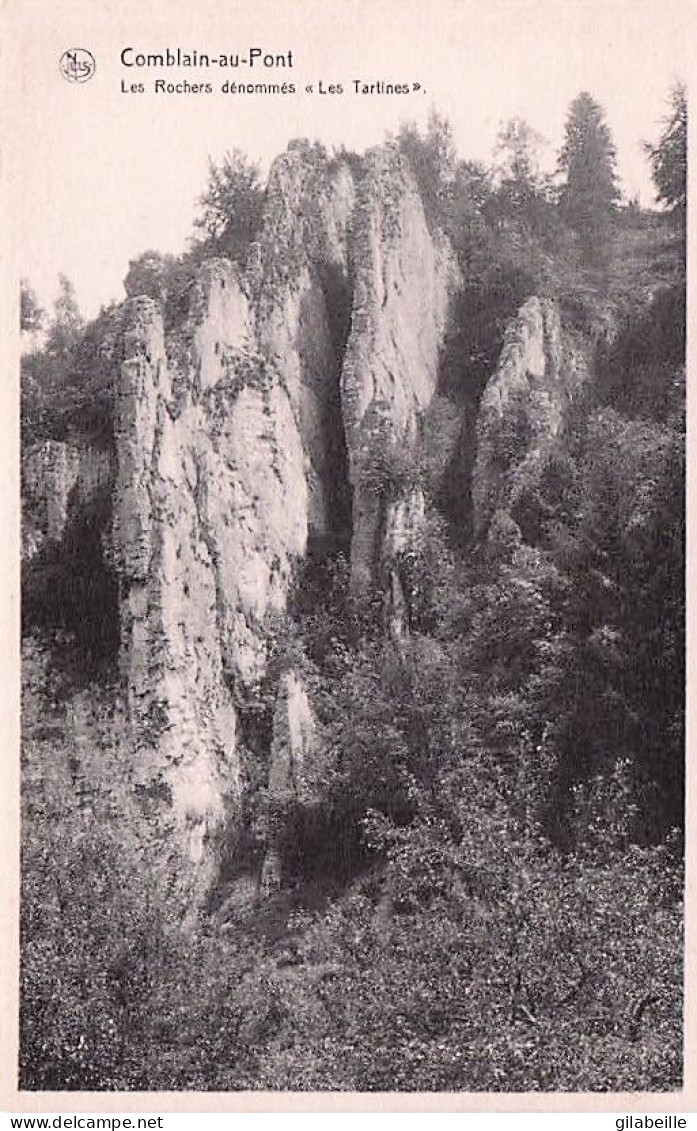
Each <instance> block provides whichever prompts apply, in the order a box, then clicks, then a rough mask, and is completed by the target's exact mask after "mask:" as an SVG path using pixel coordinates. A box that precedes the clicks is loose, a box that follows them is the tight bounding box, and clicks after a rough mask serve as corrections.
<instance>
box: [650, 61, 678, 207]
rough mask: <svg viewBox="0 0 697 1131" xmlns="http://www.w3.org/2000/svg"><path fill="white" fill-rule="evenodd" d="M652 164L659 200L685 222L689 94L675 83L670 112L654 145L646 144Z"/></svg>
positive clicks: (671, 94)
mask: <svg viewBox="0 0 697 1131" xmlns="http://www.w3.org/2000/svg"><path fill="white" fill-rule="evenodd" d="M644 149H645V152H646V154H647V156H648V158H649V161H650V163H651V172H652V176H653V180H654V184H655V186H656V199H657V200H658V201H659V202H660V203H661V204H665V205H666V207H667V208H668V209H670V211H671V212H672V213H673V215H675V216H677V217H679V218H680V219H681V220H682V222H683V223H684V222H685V210H686V208H687V91H686V89H685V85H684V83H676V84H675V86H674V87H673V89H672V90H671V92H670V112H669V114H668V115H667V117H666V119H665V121H664V123H663V131H662V133H661V136H660V138H659V139H658V141H657V142H656V144H655V145H651V144H650V143H649V142H645V144H644Z"/></svg>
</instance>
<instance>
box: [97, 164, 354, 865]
mask: <svg viewBox="0 0 697 1131" xmlns="http://www.w3.org/2000/svg"><path fill="white" fill-rule="evenodd" d="M352 208H353V182H352V178H351V175H350V173H349V171H348V169H347V168H346V167H344V166H339V167H338V168H337V169H336V170H335V171H334V172H330V171H329V170H328V168H327V166H326V162H322V163H319V162H318V161H317V159H316V158H313V156H312V154H308V153H307V152H306V151H303V150H289V152H288V153H286V154H284V155H283V156H282V157H281V158H279V159H278V161H277V162H276V163H275V165H274V167H273V169H272V172H271V175H270V180H269V187H268V194H267V212H266V219H265V223H264V226H263V230H262V232H261V236H260V239H259V242H258V244H257V245H256V246H255V247H254V248H253V250H252V254H251V255H250V262H249V266H248V269H247V271H246V272H245V273H244V275H241V274H240V272H239V271H238V269H237V268H236V267H235V266H234V265H233V264H232V263H230V262H228V261H225V260H213V261H210V262H208V263H206V264H205V265H204V266H203V268H202V269H201V271H200V275H199V278H198V281H197V284H196V286H195V289H194V293H193V296H192V300H191V313H190V315H189V318H188V321H187V323H186V324H185V325H184V326H182V327H178V328H177V330H176V332H174V333H171V334H168V335H166V336H165V334H164V330H163V326H162V320H161V316H160V313H159V311H158V309H157V307H156V305H155V304H154V303H153V302H152V301H151V300H148V299H135V300H132V302H131V303H130V306H129V309H128V312H127V315H126V322H125V329H124V358H125V360H124V363H123V367H122V374H121V383H120V389H119V392H118V396H117V405H116V422H115V434H116V447H117V458H118V479H117V485H116V492H115V509H114V544H115V562H116V569H117V572H118V575H119V579H120V587H121V594H122V596H121V641H122V644H121V658H122V667H123V671H124V675H125V679H126V682H127V686H128V700H129V706H130V714H131V720H132V723H133V729H134V734H135V735H136V737H137V742H138V744H139V745H140V747H141V750H142V756H141V757H140V758H138V759H137V760H136V761H137V765H138V773H137V774H136V779H137V780H136V785H137V786H138V787H139V788H140V790H141V791H142V793H143V794H144V795H145V796H146V797H152V796H155V795H157V796H158V797H159V798H160V799H161V801H162V802H163V804H161V805H160V807H159V808H160V811H161V812H160V822H159V823H160V828H161V833H162V838H163V840H164V839H166V840H167V842H169V843H173V844H175V845H176V846H177V847H178V850H179V851H180V853H182V854H183V855H185V856H186V857H188V858H189V859H190V860H192V861H194V862H196V863H197V864H198V865H199V866H200V870H202V871H203V873H204V882H205V871H206V868H207V862H210V861H211V860H213V861H214V860H215V852H214V851H212V850H211V842H213V841H214V840H215V838H216V836H217V834H218V833H219V832H220V831H221V829H222V827H223V824H224V822H225V820H226V819H227V818H228V817H229V816H230V814H231V812H234V808H235V805H236V804H237V803H239V801H240V798H241V796H242V794H243V791H244V788H245V780H246V768H245V757H246V756H249V755H250V752H249V751H245V749H244V746H243V743H242V741H241V739H240V737H239V727H238V725H237V724H238V717H239V712H240V710H244V709H245V708H246V707H248V706H250V705H252V706H253V704H254V700H255V697H256V695H257V693H258V689H259V684H260V681H261V679H262V678H263V676H264V674H265V669H266V658H267V642H268V641H267V638H268V631H267V619H268V617H269V616H270V615H272V614H274V613H280V612H282V610H283V609H284V607H285V602H286V598H287V593H288V588H289V585H290V582H291V577H292V572H293V567H294V564H295V563H296V562H297V561H298V560H299V559H300V558H302V557H303V555H304V553H305V550H306V547H307V542H308V537H309V536H310V535H312V534H317V535H320V536H321V535H323V534H325V533H326V532H327V530H328V528H329V526H330V525H331V522H332V516H331V513H330V512H331V505H332V502H333V498H332V490H331V486H332V485H331V479H330V476H329V474H328V472H327V467H328V464H330V463H332V461H333V460H334V456H335V453H334V445H335V443H336V440H335V436H336V432H337V413H336V406H337V405H338V390H339V367H340V356H341V355H340V351H339V349H338V345H339V337H340V335H341V333H342V332H343V333H344V334H345V330H342V327H341V321H342V318H343V319H344V320H345V318H346V312H345V310H344V308H345V307H347V295H348V261H347V225H348V221H349V218H350V215H351V212H352ZM342 304H343V305H342ZM338 423H339V426H340V416H339V418H338ZM339 432H341V428H340V427H339ZM303 694H304V693H303ZM279 695H280V698H279V702H283V703H284V704H285V706H284V710H285V711H286V715H287V717H288V719H289V720H290V721H289V727H290V732H289V733H290V737H291V738H292V740H293V741H292V742H290V739H289V742H290V747H289V749H292V750H293V751H295V753H293V754H292V756H291V762H292V764H293V765H295V763H296V762H297V760H298V759H299V758H300V753H299V748H298V749H297V750H296V744H295V731H294V730H293V727H294V726H295V723H293V722H292V720H294V719H297V717H298V711H299V710H300V699H299V696H300V691H299V688H298V687H296V686H295V685H293V687H291V686H290V684H289V686H288V687H287V688H286V689H285V693H284V691H283V689H281V692H279ZM307 709H308V710H309V705H308V708H307ZM279 710H280V708H279ZM278 725H280V724H278ZM278 725H277V727H276V730H277V731H278ZM303 725H304V724H303ZM275 741H276V744H277V746H278V743H279V742H280V739H276V740H275ZM279 757H280V755H279V756H277V751H275V752H272V756H271V765H272V767H275V769H273V771H272V772H273V773H275V774H276V776H277V775H278V773H279V772H280V771H279V770H278V766H279V765H280V762H279ZM281 761H282V759H281ZM289 764H290V763H289ZM293 781H294V782H295V778H293Z"/></svg>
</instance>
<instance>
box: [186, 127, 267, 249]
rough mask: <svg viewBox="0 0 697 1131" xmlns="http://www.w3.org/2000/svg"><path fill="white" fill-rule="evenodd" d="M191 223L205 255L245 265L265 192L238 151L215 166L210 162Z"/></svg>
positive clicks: (255, 169)
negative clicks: (197, 212) (205, 181)
mask: <svg viewBox="0 0 697 1131" xmlns="http://www.w3.org/2000/svg"><path fill="white" fill-rule="evenodd" d="M198 203H199V214H198V216H197V218H196V220H195V221H194V223H195V227H196V228H197V229H198V231H199V232H200V233H201V239H202V243H203V246H204V249H205V253H206V254H208V255H227V256H229V257H230V259H233V260H235V262H237V263H240V264H244V262H245V260H246V258H247V253H248V251H249V248H250V246H251V244H252V242H253V241H254V239H255V238H256V236H257V234H258V232H259V229H260V227H261V220H262V209H263V206H264V190H263V188H262V186H261V180H260V173H259V167H258V165H256V164H254V162H252V161H250V160H249V158H248V157H247V156H246V155H245V154H244V153H242V152H241V150H239V149H234V150H233V151H232V152H231V153H226V154H225V155H224V157H223V159H222V161H221V162H220V164H219V165H218V164H216V163H215V162H214V161H212V160H209V163H208V185H207V187H206V190H205V192H204V193H203V194H202V196H201V197H200V198H199V202H198Z"/></svg>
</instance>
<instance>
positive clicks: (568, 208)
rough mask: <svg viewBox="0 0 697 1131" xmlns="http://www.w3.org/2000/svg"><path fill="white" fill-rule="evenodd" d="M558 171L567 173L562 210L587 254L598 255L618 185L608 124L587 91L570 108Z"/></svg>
mask: <svg viewBox="0 0 697 1131" xmlns="http://www.w3.org/2000/svg"><path fill="white" fill-rule="evenodd" d="M559 171H560V173H563V174H565V177H566V180H565V182H564V185H563V186H562V189H561V194H560V204H561V208H562V211H563V214H564V215H565V217H566V219H567V221H568V223H569V224H570V225H571V226H572V227H573V228H574V229H575V230H576V231H577V232H578V234H579V236H580V238H581V241H582V246H583V248H584V250H585V252H586V254H587V256H588V258H589V259H590V260H591V261H593V260H598V259H599V258H601V257H602V253H603V251H604V248H605V245H606V241H607V238H608V233H609V225H610V218H611V214H612V210H613V207H614V205H615V204H616V202H617V200H618V199H619V191H618V188H617V174H616V171H615V147H614V144H613V142H612V137H611V135H610V130H609V129H608V126H607V124H606V122H605V118H604V114H603V110H602V107H601V106H600V105H599V104H598V103H597V102H596V101H595V99H594V98H592V97H591V95H590V94H588V92H587V91H582V92H581V93H580V94H579V95H577V97H576V98H575V99H574V101H573V102H572V103H571V106H570V108H569V113H568V116H567V120H566V135H565V139H564V145H563V146H562V149H561V152H560V154H559Z"/></svg>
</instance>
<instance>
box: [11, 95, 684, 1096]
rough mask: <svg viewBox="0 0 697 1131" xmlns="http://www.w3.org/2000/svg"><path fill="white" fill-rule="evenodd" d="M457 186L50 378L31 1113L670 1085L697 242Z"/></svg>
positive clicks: (317, 153)
mask: <svg viewBox="0 0 697 1131" xmlns="http://www.w3.org/2000/svg"><path fill="white" fill-rule="evenodd" d="M577 101H578V100H577ZM447 143H448V135H447V128H446V125H445V124H444V123H443V122H442V121H440V120H439V119H438V118H437V117H436V118H435V119H434V121H433V122H432V126H431V129H430V132H429V133H428V134H427V135H425V136H423V137H422V136H421V135H419V134H418V132H417V131H416V130H414V129H413V128H411V127H408V128H404V129H403V130H402V132H401V134H400V135H399V136H398V137H397V138H396V139H395V138H393V139H388V140H387V141H386V143H385V144H384V145H383V146H381V147H379V148H377V149H374V150H371V151H369V152H368V153H366V154H363V155H357V154H352V153H347V152H345V151H342V152H339V153H337V154H334V155H333V156H331V157H330V156H329V155H328V154H327V153H326V152H325V151H324V150H323V149H322V147H321V146H319V145H309V144H308V143H307V142H302V141H301V142H293V143H291V144H290V145H289V146H288V148H287V150H286V151H285V152H284V153H282V154H280V155H279V156H278V157H277V158H276V160H275V161H274V163H273V165H272V167H271V170H270V173H269V176H268V180H267V182H266V184H265V185H264V186H257V185H256V183H255V181H254V178H253V177H249V176H247V177H246V180H245V179H244V178H243V177H242V173H244V172H245V169H244V166H243V165H242V164H240V159H239V157H238V158H236V161H237V164H235V162H231V163H229V164H228V166H227V171H228V174H230V176H229V184H228V188H229V189H230V193H231V195H230V197H229V199H228V200H227V202H226V203H223V205H222V211H220V210H219V211H218V212H217V213H216V214H215V220H216V224H215V225H214V224H212V223H209V224H208V227H207V228H206V230H205V233H204V236H203V237H201V238H199V240H198V242H194V243H192V246H191V248H190V250H189V251H188V252H187V253H185V254H184V255H183V256H181V257H180V258H179V259H175V258H174V257H171V256H170V257H165V256H159V255H158V254H157V253H155V252H148V253H146V254H145V255H143V256H142V257H141V258H140V259H139V260H134V261H133V262H132V264H131V267H130V271H129V276H128V277H127V280H126V289H127V292H128V295H129V297H128V298H127V300H126V301H125V302H124V303H122V304H120V305H118V306H114V307H112V308H110V309H109V310H105V311H103V312H102V313H101V314H100V316H99V317H98V318H97V319H96V320H95V321H94V322H92V323H90V324H88V325H86V326H85V325H83V324H81V323H79V319H78V316H77V314H75V312H73V313H72V314H71V315H70V318H71V319H72V321H70V319H67V318H66V317H65V313H64V315H63V317H62V321H61V319H60V318H58V317H57V318H56V319H55V320H54V324H53V327H52V329H51V330H49V333H48V338H47V340H46V342H45V344H43V345H41V346H39V347H38V348H37V346H36V343H34V345H33V347H32V348H31V349H29V350H28V352H27V353H26V356H25V357H24V360H23V442H22V496H23V684H24V691H23V753H22V757H23V822H22V836H23V875H24V883H23V899H22V954H23V958H22V995H23V996H22V1049H21V1080H22V1087H25V1088H27V1087H28V1088H33V1089H83V1090H84V1089H108V1090H114V1089H149V1090H157V1089H178V1088H187V1089H195V1088H198V1089H215V1090H234V1089H279V1088H283V1089H299V1090H306V1089H307V1090H318V1089H333V1090H342V1089H351V1090H394V1089H406V1090H424V1091H425V1090H448V1091H451V1090H472V1091H476V1090H485V1091H497V1090H502V1091H503V1090H506V1091H520V1090H523V1091H524V1090H541V1091H545V1090H574V1091H582V1090H599V1091H604V1090H617V1091H621V1090H667V1089H672V1088H677V1087H679V1085H680V1080H681V1073H682V1064H681V1056H682V967H681V962H682V960H681V953H682V951H681V942H680V940H681V937H682V883H683V879H682V863H683V840H682V837H683V832H682V826H683V808H684V803H683V790H684V768H683V766H684V758H683V746H684V723H683V716H684V693H683V685H684V581H683V568H684V454H685V453H684V356H685V272H684V228H683V226H682V225H681V222H680V216H679V215H678V214H676V213H675V212H673V214H670V213H669V212H659V211H654V212H646V211H641V210H639V209H638V208H627V207H619V206H618V204H617V202H616V201H614V200H613V199H612V198H609V199H608V204H607V209H606V212H607V215H604V216H603V217H602V224H601V223H600V220H597V218H596V217H594V219H593V224H594V225H595V226H592V227H588V224H587V223H586V220H585V219H581V220H579V219H578V215H577V213H575V212H574V211H573V208H574V207H576V208H578V204H577V202H576V201H575V200H573V199H570V192H569V185H570V184H572V176H571V173H569V176H568V179H567V182H566V189H564V190H562V192H561V194H559V193H556V192H553V191H552V190H551V188H550V186H549V185H547V184H544V183H542V182H541V181H539V180H535V178H534V177H533V176H532V174H531V173H530V171H529V169H528V170H526V169H522V171H521V166H520V163H519V164H518V165H517V166H514V167H513V169H512V171H509V173H508V175H507V176H504V177H503V178H499V180H498V181H494V180H492V179H491V178H490V177H488V174H486V173H485V171H483V170H482V169H480V168H478V167H476V166H475V165H473V164H472V163H470V162H467V161H460V160H459V159H458V158H457V157H456V155H455V154H454V153H453V152H452V151H451V150H450V149H448V144H447ZM241 171H242V173H241ZM217 176H218V181H217V183H216V182H215V179H214V181H213V187H215V188H216V189H220V187H221V184H222V181H221V179H220V177H221V172H220V170H218V172H217ZM240 185H242V186H243V188H244V192H245V194H246V195H245V197H244V200H245V205H244V208H242V207H241V206H240V203H239V202H240V199H241V198H240V196H239V192H240V191H241V190H240ZM236 192H237V193H238V195H237V196H235V193H236ZM565 192H566V196H565V195H564V193H565ZM219 195H220V194H219V193H218V195H217V196H214V194H213V193H212V190H211V193H210V194H209V197H208V200H209V203H210V201H211V200H212V199H213V200H215V201H218V199H219ZM204 199H205V198H204ZM216 207H217V205H216ZM252 216H253V217H254V222H253V223H252V222H251V219H250V218H251V217H252ZM221 218H222V221H221ZM218 221H221V223H218ZM245 221H246V222H245ZM203 226H204V228H205V224H204V225H203ZM59 330H61V331H62V332H63V337H61V335H60V334H59V333H58V331H59Z"/></svg>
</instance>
